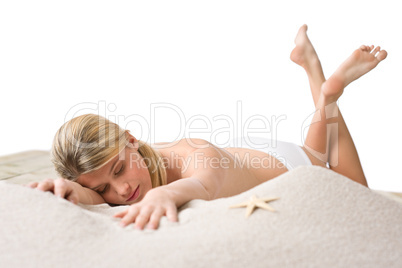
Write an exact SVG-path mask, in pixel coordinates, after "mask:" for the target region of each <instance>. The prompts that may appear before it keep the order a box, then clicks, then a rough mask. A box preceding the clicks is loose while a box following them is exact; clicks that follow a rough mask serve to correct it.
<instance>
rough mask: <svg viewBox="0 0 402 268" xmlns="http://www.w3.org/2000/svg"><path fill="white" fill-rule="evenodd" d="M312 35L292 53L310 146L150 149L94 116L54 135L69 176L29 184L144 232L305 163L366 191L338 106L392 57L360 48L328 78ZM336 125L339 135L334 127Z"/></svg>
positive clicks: (187, 144) (57, 161)
mask: <svg viewBox="0 0 402 268" xmlns="http://www.w3.org/2000/svg"><path fill="white" fill-rule="evenodd" d="M306 31H307V26H306V25H303V26H302V27H301V28H300V29H299V32H298V33H297V36H296V39H295V43H296V47H295V48H294V49H293V51H292V53H291V55H290V58H291V60H292V61H294V62H295V63H296V64H298V65H300V66H301V67H303V68H304V70H305V71H306V73H307V76H308V79H309V82H310V87H311V93H312V96H313V99H314V103H315V108H316V112H315V114H314V116H313V119H312V124H311V125H310V127H309V130H308V134H307V136H306V139H305V144H304V146H303V147H299V146H297V145H295V144H291V143H287V142H279V141H278V142H277V145H276V147H275V148H271V149H268V150H254V149H250V148H226V149H221V148H218V147H216V146H214V145H212V144H210V143H209V142H206V141H204V140H200V139H182V140H179V141H177V142H175V143H171V144H155V145H153V146H152V147H151V146H150V145H149V144H147V143H144V142H142V141H140V140H137V139H136V138H135V137H134V136H132V135H131V134H130V133H129V132H128V131H127V130H125V129H122V128H120V127H119V126H118V125H116V124H114V123H113V122H110V121H108V120H107V119H105V118H103V117H100V116H98V115H93V114H88V115H82V116H79V117H76V118H73V119H72V120H70V121H68V122H66V123H65V124H64V125H63V126H61V128H60V129H59V130H58V131H57V133H56V135H55V138H54V142H53V148H52V161H53V163H54V165H55V168H56V171H57V172H58V174H59V175H60V176H61V177H62V178H60V179H57V180H52V179H48V180H44V181H42V182H33V183H30V184H29V186H30V187H32V188H37V189H39V190H42V191H51V192H53V193H54V194H55V195H57V196H60V197H62V198H65V199H67V200H70V201H71V202H73V203H78V202H80V203H83V204H100V203H105V202H106V203H109V204H114V205H130V206H129V207H128V208H127V209H126V210H125V211H123V212H121V213H118V214H116V215H115V217H118V218H121V225H122V226H126V225H128V224H131V223H134V226H135V228H137V229H143V228H150V229H156V228H158V226H159V221H160V219H161V217H162V216H166V217H167V218H168V219H169V220H170V221H177V220H178V217H177V208H178V207H180V206H182V205H183V204H185V203H187V202H188V201H190V200H193V199H203V200H213V199H216V198H220V197H228V196H233V195H236V194H239V193H241V192H244V191H246V190H248V189H250V188H252V187H254V186H256V185H258V184H260V183H263V182H265V181H267V180H270V179H272V178H275V177H277V176H278V175H280V174H282V173H284V172H286V171H288V170H290V169H292V168H295V167H297V166H300V165H317V166H322V167H326V168H329V169H332V170H333V171H335V172H337V173H339V174H342V175H344V176H346V177H348V178H350V179H351V180H354V181H356V182H358V183H360V184H362V185H365V186H367V182H366V178H365V176H364V173H363V169H362V166H361V164H360V160H359V157H358V154H357V151H356V148H355V145H354V143H353V140H352V138H351V136H350V133H349V131H348V129H347V127H346V124H345V121H344V119H343V117H342V115H341V113H340V111H339V108H338V106H337V104H336V101H337V100H338V98H339V97H340V96H341V95H342V93H343V90H344V88H345V87H346V86H347V85H348V84H350V83H351V82H353V81H355V80H356V79H358V78H359V77H361V76H362V75H364V74H366V73H367V72H369V71H370V70H372V69H373V68H375V67H376V66H377V64H378V63H379V62H380V61H382V60H384V59H385V58H386V56H387V52H386V51H384V50H380V47H376V48H374V46H361V47H360V48H358V49H357V50H355V51H354V52H353V53H352V55H351V56H350V57H349V58H347V59H346V60H345V61H344V62H343V63H342V64H341V65H340V66H339V68H338V69H337V70H336V71H335V73H334V74H333V75H332V76H331V77H330V78H329V79H328V80H325V77H324V74H323V70H322V67H321V64H320V61H319V59H318V56H317V54H316V52H315V50H314V48H313V46H312V44H311V42H310V40H309V38H308V37H307V34H306ZM333 123H336V126H337V128H336V129H335V130H336V131H334V130H333V129H332V130H331V128H330V126H331V125H334V124H333ZM327 126H328V128H327ZM335 148H336V149H335ZM272 151H275V154H272ZM268 152H269V153H268ZM273 155H275V157H274V156H273ZM235 156H236V157H235ZM267 158H268V160H270V163H272V164H271V165H270V167H269V168H267V167H266V165H263V164H262V161H261V162H260V163H261V164H260V165H258V164H256V163H258V161H255V160H256V159H267ZM244 161H246V162H245V163H244ZM247 161H248V162H247ZM251 161H253V163H251ZM240 162H241V163H242V164H239V163H240Z"/></svg>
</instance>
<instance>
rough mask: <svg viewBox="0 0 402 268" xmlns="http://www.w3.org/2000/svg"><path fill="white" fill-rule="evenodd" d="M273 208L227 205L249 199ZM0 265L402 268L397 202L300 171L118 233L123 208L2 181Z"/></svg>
mask: <svg viewBox="0 0 402 268" xmlns="http://www.w3.org/2000/svg"><path fill="white" fill-rule="evenodd" d="M253 194H255V195H257V196H259V197H275V196H278V197H280V199H279V200H276V201H273V202H271V203H270V205H271V206H272V207H273V208H275V209H276V210H277V212H269V211H266V210H260V209H258V210H256V211H255V212H254V213H253V214H252V215H251V216H250V217H249V218H247V219H246V218H245V216H244V214H245V209H243V208H236V209H229V206H230V205H232V204H236V203H240V202H243V201H246V200H247V199H249V198H250V196H251V195H253ZM0 198H1V202H0V237H1V240H0V264H1V267H69V268H70V267H401V263H402V262H401V261H402V254H401V253H402V224H401V223H402V205H401V204H399V203H397V202H394V201H392V200H389V199H387V198H385V197H383V196H381V195H379V194H377V193H374V192H372V191H371V190H369V189H368V188H365V187H363V186H361V185H359V184H357V183H355V182H353V181H351V180H349V179H347V178H345V177H343V176H341V175H339V174H336V173H334V172H332V171H330V170H327V169H324V168H320V167H315V166H310V167H299V168H297V169H294V170H292V171H290V172H286V173H285V174H283V175H281V176H279V177H277V178H275V179H273V180H271V181H268V182H265V183H263V184H261V185H259V186H257V187H255V188H253V189H250V190H249V191H247V192H244V193H242V194H239V195H236V196H233V197H230V198H222V199H217V200H214V201H209V202H208V201H202V200H193V201H191V202H189V203H187V204H186V205H185V206H183V207H182V208H181V209H180V213H179V220H180V222H179V223H171V222H168V221H167V220H166V218H165V217H164V218H163V219H162V222H161V227H160V229H158V230H157V231H150V230H147V231H138V230H134V229H133V228H132V225H130V226H128V227H126V228H124V229H123V228H121V227H119V226H118V221H117V220H116V219H113V218H112V217H111V215H113V214H114V213H116V212H118V211H121V210H122V209H124V207H113V208H111V207H109V206H108V205H97V206H82V207H80V206H76V205H73V204H72V203H69V202H67V201H65V200H63V199H60V198H57V197H55V196H53V195H52V194H50V193H43V192H40V191H38V190H33V189H29V188H25V187H23V186H19V185H14V184H10V183H5V182H1V183H0Z"/></svg>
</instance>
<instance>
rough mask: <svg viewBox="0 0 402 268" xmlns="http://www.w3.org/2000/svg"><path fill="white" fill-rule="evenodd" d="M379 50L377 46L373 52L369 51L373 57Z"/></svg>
mask: <svg viewBox="0 0 402 268" xmlns="http://www.w3.org/2000/svg"><path fill="white" fill-rule="evenodd" d="M380 50H381V48H380V47H379V46H378V47H376V48H375V49H374V50H373V51H371V54H372V55H374V56H375V54H377V53H378V52H379V51H380Z"/></svg>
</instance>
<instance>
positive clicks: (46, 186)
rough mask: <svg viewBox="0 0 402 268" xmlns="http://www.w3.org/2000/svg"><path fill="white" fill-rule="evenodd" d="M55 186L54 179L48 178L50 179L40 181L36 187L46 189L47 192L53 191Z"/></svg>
mask: <svg viewBox="0 0 402 268" xmlns="http://www.w3.org/2000/svg"><path fill="white" fill-rule="evenodd" d="M53 187H54V183H53V180H51V179H48V180H45V181H42V182H40V183H39V184H38V187H36V188H37V189H38V190H41V191H44V192H46V191H50V192H53Z"/></svg>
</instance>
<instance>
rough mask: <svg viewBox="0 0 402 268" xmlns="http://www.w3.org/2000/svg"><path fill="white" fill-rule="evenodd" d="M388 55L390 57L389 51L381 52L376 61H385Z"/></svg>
mask: <svg viewBox="0 0 402 268" xmlns="http://www.w3.org/2000/svg"><path fill="white" fill-rule="evenodd" d="M387 55H388V53H387V51H385V50H381V51H380V52H379V53H378V55H377V57H376V59H377V60H378V61H382V60H384V59H385V58H386V57H387Z"/></svg>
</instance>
